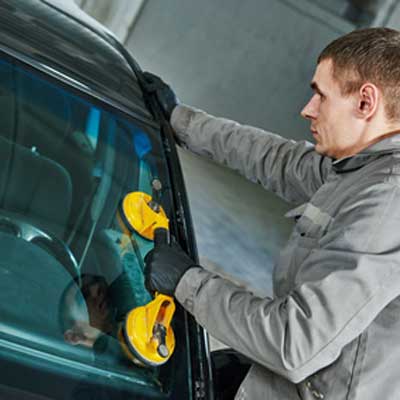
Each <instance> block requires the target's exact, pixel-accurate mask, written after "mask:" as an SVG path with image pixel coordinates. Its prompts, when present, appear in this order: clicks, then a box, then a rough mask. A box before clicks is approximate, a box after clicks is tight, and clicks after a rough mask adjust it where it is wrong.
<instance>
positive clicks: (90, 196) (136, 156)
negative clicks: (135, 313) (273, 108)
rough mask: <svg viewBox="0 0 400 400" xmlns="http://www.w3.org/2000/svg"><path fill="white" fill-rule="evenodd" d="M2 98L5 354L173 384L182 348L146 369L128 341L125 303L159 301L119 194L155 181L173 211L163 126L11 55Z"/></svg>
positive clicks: (0, 291) (2, 73) (133, 384)
mask: <svg viewBox="0 0 400 400" xmlns="http://www.w3.org/2000/svg"><path fill="white" fill-rule="evenodd" d="M0 106H1V114H0V121H1V124H0V153H1V156H0V163H1V166H0V248H1V254H2V258H1V262H0V276H1V278H0V286H1V287H0V315H1V319H0V347H1V349H2V350H1V352H2V353H4V354H5V353H6V349H11V348H12V349H13V350H14V351H13V353H12V354H13V356H12V357H15V354H18V355H19V356H18V358H19V361H20V362H28V360H30V361H29V362H32V363H35V362H37V360H38V359H39V358H40V359H42V360H43V359H44V360H47V361H48V362H49V363H50V361H51V363H52V365H53V367H52V368H54V369H56V368H59V367H60V366H62V369H63V371H64V373H65V374H68V373H72V372H71V371H75V372H74V373H77V371H78V373H79V376H80V381H81V383H82V382H83V383H85V382H89V383H90V382H91V381H93V380H94V381H96V379H102V382H103V383H104V381H107V380H108V381H110V382H111V384H112V385H117V386H118V385H119V386H121V387H125V386H127V387H128V388H130V390H132V388H133V389H134V390H138V389H137V388H140V387H142V388H143V387H145V388H147V389H148V388H153V389H154V393H161V392H167V391H168V386H169V385H170V384H171V380H173V375H174V373H173V370H174V368H173V365H174V363H177V362H181V361H179V360H180V357H182V356H181V355H179V354H180V352H182V351H183V349H182V347H180V348H179V346H177V347H178V348H177V350H176V354H175V355H174V357H173V358H172V360H170V361H169V362H168V363H167V364H166V365H165V367H162V368H155V367H154V368H148V367H147V368H143V367H140V366H137V365H136V364H135V363H134V362H132V360H130V359H128V358H127V357H126V356H125V355H124V353H123V352H122V351H121V346H120V345H119V343H118V332H119V329H120V326H121V323H122V322H123V320H124V318H125V315H126V314H127V312H128V311H130V310H131V309H133V308H136V307H138V306H141V305H144V304H147V303H148V302H149V301H150V300H151V296H150V294H149V293H148V292H147V291H146V289H145V287H144V282H143V266H144V263H143V258H144V256H145V255H146V254H147V252H148V251H149V250H150V249H152V247H153V242H152V241H151V240H149V239H146V238H145V237H143V236H141V235H139V234H137V233H136V232H134V231H132V230H129V229H128V230H127V229H126V226H123V223H122V220H123V218H121V212H122V211H121V203H122V201H123V199H124V198H125V196H126V195H127V194H129V193H132V192H145V193H147V194H149V195H151V194H152V185H153V182H154V180H157V181H158V182H161V189H160V188H159V187H158V189H159V190H158V192H157V196H158V201H159V202H160V203H161V205H162V207H163V209H164V211H165V213H166V214H167V215H168V216H170V215H171V203H170V193H169V188H170V184H169V181H168V175H167V167H166V162H165V158H164V155H163V150H162V145H161V141H160V137H159V133H158V132H157V131H155V130H154V128H151V127H148V126H143V125H141V124H140V123H138V122H137V121H135V120H133V119H131V118H129V117H127V116H126V115H123V114H120V113H119V112H118V111H116V110H114V109H112V108H110V107H107V106H105V105H102V104H101V103H98V102H96V101H94V100H92V99H90V98H89V97H86V96H85V95H82V94H78V93H75V92H72V91H71V90H70V89H68V88H66V87H64V85H61V84H60V83H57V82H55V81H53V80H51V79H48V78H47V77H45V76H43V75H42V74H39V73H38V72H35V71H33V70H31V69H28V67H26V66H23V65H19V64H18V65H16V62H15V61H13V60H10V59H6V58H5V56H4V59H2V60H1V59H0ZM181 365H182V364H181ZM46 368H50V367H49V366H47V367H46ZM32 384H33V383H32ZM78 386H79V385H78ZM73 393H74V391H72V392H71V395H70V396H67V395H66V397H63V398H71V399H72V398H76V397H74V395H73ZM79 398H80V397H79ZM127 398H130V397H127ZM135 398H136V397H135Z"/></svg>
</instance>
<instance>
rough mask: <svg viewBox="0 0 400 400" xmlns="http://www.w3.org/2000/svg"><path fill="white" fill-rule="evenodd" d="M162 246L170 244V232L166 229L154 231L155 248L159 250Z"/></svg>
mask: <svg viewBox="0 0 400 400" xmlns="http://www.w3.org/2000/svg"><path fill="white" fill-rule="evenodd" d="M162 244H169V231H168V229H166V228H157V229H156V230H155V231H154V247H155V248H157V247H159V246H161V245H162Z"/></svg>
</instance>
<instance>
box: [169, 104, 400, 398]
mask: <svg viewBox="0 0 400 400" xmlns="http://www.w3.org/2000/svg"><path fill="white" fill-rule="evenodd" d="M171 122H172V126H173V128H174V130H175V131H176V133H177V135H178V137H179V139H180V140H181V142H182V143H183V144H184V145H186V146H187V147H188V148H189V149H190V150H191V151H193V152H195V153H198V154H200V155H203V156H207V157H209V158H211V159H213V160H215V161H217V162H219V163H222V164H225V165H227V166H229V167H231V168H233V169H235V170H236V171H238V172H240V173H241V174H243V175H244V176H245V177H247V178H248V179H250V180H252V181H254V182H257V183H259V184H261V185H263V186H264V187H265V188H266V189H268V190H272V191H273V192H275V193H276V194H278V195H279V196H280V197H281V198H283V199H285V200H286V201H288V202H292V203H294V204H295V205H296V208H294V209H293V210H292V211H290V212H289V213H288V214H287V216H288V217H290V218H295V220H296V221H297V223H296V225H295V228H294V230H293V232H292V234H291V236H290V239H289V242H288V244H287V246H286V247H285V249H284V250H283V251H282V253H281V255H280V258H279V261H278V263H277V265H276V267H275V272H274V281H273V285H274V297H273V298H272V299H271V298H259V297H256V296H254V295H253V294H252V293H250V292H248V291H246V290H244V289H243V288H241V287H238V286H236V285H234V284H232V283H231V282H229V281H227V280H225V279H222V278H220V277H219V276H216V275H214V274H212V273H210V272H208V271H206V270H203V269H201V268H192V269H190V270H188V271H187V272H186V273H185V275H184V276H183V278H182V279H181V281H180V282H179V285H178V287H177V289H176V292H175V296H176V298H177V299H178V301H179V302H180V303H182V305H183V306H184V307H185V308H186V309H187V310H188V311H189V312H191V313H192V314H193V315H194V316H195V318H196V320H197V321H198V322H199V323H200V324H201V325H202V326H204V327H205V328H206V329H207V330H208V331H209V332H210V333H211V334H212V335H213V336H215V337H216V338H218V339H219V340H221V341H222V342H224V343H226V344H227V345H228V346H230V347H232V348H233V349H236V350H237V351H239V352H240V353H242V354H244V355H246V356H248V357H249V358H251V359H252V360H253V361H254V365H253V367H252V368H251V370H250V372H249V374H248V376H247V377H246V378H245V380H244V382H243V383H242V385H241V387H240V389H239V391H238V393H237V395H236V399H251V400H257V399H273V400H275V399H279V400H282V399H297V400H298V399H329V400H331V399H341V400H342V399H346V400H349V399H354V400H381V399H382V400H398V399H399V398H400V298H399V297H398V296H399V295H400V135H394V136H392V137H390V138H386V139H384V140H382V141H380V142H378V143H376V144H374V145H372V146H371V147H369V148H367V149H365V150H363V151H362V152H360V153H358V154H357V155H355V156H353V157H348V158H345V159H341V160H337V161H333V160H332V159H329V158H327V157H323V156H321V155H319V154H317V153H316V152H315V151H314V147H313V146H312V145H311V144H310V143H307V142H294V141H290V140H286V139H284V138H282V137H279V136H277V135H274V134H272V133H269V132H265V131H263V130H261V129H256V128H253V127H249V126H243V125H239V124H238V123H236V122H233V121H229V120H226V119H221V118H214V117H212V116H210V115H208V114H206V113H204V112H201V111H198V110H194V109H191V108H189V107H186V106H179V107H177V108H176V109H175V110H174V112H173V115H172V120H171ZM246 268H248V267H247V266H246Z"/></svg>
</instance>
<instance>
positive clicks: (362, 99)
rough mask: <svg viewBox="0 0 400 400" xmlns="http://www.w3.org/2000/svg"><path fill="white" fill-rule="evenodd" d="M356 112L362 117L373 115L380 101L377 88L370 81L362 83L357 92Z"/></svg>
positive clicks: (366, 117)
mask: <svg viewBox="0 0 400 400" xmlns="http://www.w3.org/2000/svg"><path fill="white" fill-rule="evenodd" d="M358 94H359V96H358V103H357V114H358V116H359V117H360V118H362V119H370V118H371V117H373V116H374V115H375V114H376V112H377V110H378V106H379V102H380V101H381V95H380V91H379V89H378V88H377V87H376V86H375V85H374V84H373V83H371V82H367V83H364V84H363V85H362V86H361V88H360V90H359V92H358Z"/></svg>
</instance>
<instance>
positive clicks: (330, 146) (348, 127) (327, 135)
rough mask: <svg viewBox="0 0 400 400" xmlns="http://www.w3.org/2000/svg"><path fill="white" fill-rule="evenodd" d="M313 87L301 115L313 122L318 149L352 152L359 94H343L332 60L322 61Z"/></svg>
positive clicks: (333, 153)
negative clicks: (333, 70)
mask: <svg viewBox="0 0 400 400" xmlns="http://www.w3.org/2000/svg"><path fill="white" fill-rule="evenodd" d="M311 88H312V89H313V91H314V94H313V95H312V97H311V99H310V101H309V102H308V103H307V104H306V106H305V107H304V109H303V110H302V111H301V115H302V116H303V117H304V118H306V119H308V120H309V121H310V122H311V132H312V135H313V136H314V139H315V142H316V144H315V150H316V151H317V152H318V153H320V154H322V155H326V156H329V157H332V158H335V159H339V158H343V157H345V156H349V155H352V154H353V150H354V148H356V147H357V143H358V141H359V132H360V129H361V127H360V123H359V122H360V121H359V119H358V118H357V115H356V110H357V101H358V98H357V96H356V95H349V96H344V95H342V94H341V92H340V86H339V83H338V82H337V81H336V80H335V79H334V77H333V74H332V61H331V60H330V59H327V60H323V61H321V62H320V63H319V64H318V66H317V69H316V71H315V74H314V77H313V79H312V82H311Z"/></svg>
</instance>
